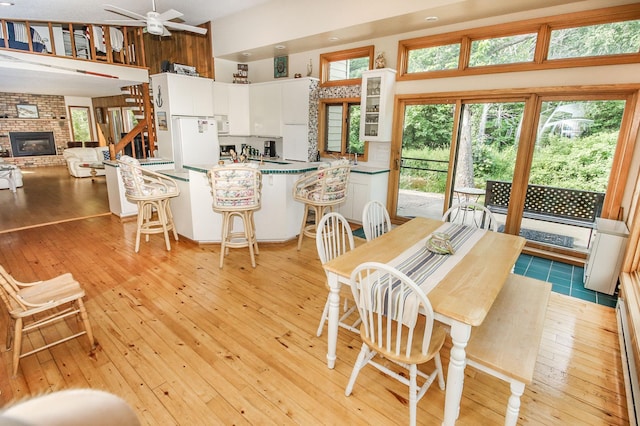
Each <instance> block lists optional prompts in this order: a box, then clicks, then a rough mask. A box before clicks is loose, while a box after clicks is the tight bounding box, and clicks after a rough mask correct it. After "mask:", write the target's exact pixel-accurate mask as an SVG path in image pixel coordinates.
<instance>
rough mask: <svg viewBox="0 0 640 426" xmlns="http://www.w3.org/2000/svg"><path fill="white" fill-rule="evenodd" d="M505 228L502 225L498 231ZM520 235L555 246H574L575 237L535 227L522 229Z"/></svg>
mask: <svg viewBox="0 0 640 426" xmlns="http://www.w3.org/2000/svg"><path fill="white" fill-rule="evenodd" d="M503 230H504V225H500V226H499V227H498V232H502V231H503ZM520 236H521V237H524V238H526V239H527V240H530V241H537V242H539V243H544V244H552V245H554V246H560V247H567V248H572V247H573V237H569V236H568V235H560V234H553V233H551V232H544V231H534V230H533V229H526V228H521V229H520Z"/></svg>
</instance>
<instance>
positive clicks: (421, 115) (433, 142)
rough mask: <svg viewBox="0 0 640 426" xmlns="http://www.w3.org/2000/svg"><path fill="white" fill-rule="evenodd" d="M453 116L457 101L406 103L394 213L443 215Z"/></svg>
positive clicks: (396, 179)
mask: <svg viewBox="0 0 640 426" xmlns="http://www.w3.org/2000/svg"><path fill="white" fill-rule="evenodd" d="M454 120H455V105H454V104H426V103H425V104H416V105H406V107H405V109H404V126H403V134H402V146H401V147H400V155H399V160H398V162H397V163H398V164H397V170H396V176H395V181H396V182H397V186H396V191H395V194H394V198H395V200H396V204H395V205H396V208H395V212H393V213H394V214H393V216H395V217H403V218H412V217H416V216H422V217H432V218H439V217H441V216H442V212H443V210H442V208H443V206H444V199H445V197H444V195H445V190H446V187H447V176H448V165H449V157H450V152H451V141H452V133H453V130H454Z"/></svg>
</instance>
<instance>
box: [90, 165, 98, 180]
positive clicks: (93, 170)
mask: <svg viewBox="0 0 640 426" xmlns="http://www.w3.org/2000/svg"><path fill="white" fill-rule="evenodd" d="M90 173H91V182H95V180H96V176H98V171H97V170H96V169H95V168H93V167H91V172H90Z"/></svg>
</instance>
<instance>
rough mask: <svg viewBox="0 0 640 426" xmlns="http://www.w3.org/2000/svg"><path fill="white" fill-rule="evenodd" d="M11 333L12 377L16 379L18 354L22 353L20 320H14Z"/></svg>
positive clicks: (18, 361)
mask: <svg viewBox="0 0 640 426" xmlns="http://www.w3.org/2000/svg"><path fill="white" fill-rule="evenodd" d="M13 331H14V334H13V377H16V375H17V374H18V365H19V363H20V352H22V318H16V324H15V327H14V330H13Z"/></svg>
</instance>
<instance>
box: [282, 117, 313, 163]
mask: <svg viewBox="0 0 640 426" xmlns="http://www.w3.org/2000/svg"><path fill="white" fill-rule="evenodd" d="M282 158H283V159H285V160H293V161H309V126H307V125H306V124H285V125H283V126H282Z"/></svg>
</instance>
